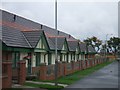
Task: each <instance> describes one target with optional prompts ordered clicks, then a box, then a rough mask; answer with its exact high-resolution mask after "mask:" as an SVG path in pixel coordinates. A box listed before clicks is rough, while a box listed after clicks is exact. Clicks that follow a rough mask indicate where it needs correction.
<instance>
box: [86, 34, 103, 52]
mask: <svg viewBox="0 0 120 90" xmlns="http://www.w3.org/2000/svg"><path fill="white" fill-rule="evenodd" d="M84 42H85V43H86V44H87V45H88V46H89V45H91V46H92V47H93V48H97V50H96V51H97V52H98V51H99V50H100V46H101V44H102V41H101V40H100V39H98V38H97V37H95V36H93V37H91V38H87V39H85V40H84Z"/></svg>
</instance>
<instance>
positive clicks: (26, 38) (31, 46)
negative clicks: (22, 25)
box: [22, 33, 32, 48]
mask: <svg viewBox="0 0 120 90" xmlns="http://www.w3.org/2000/svg"><path fill="white" fill-rule="evenodd" d="M22 35H23V37H24V39H25V41H26V42H27V44H28V45H29V46H30V47H31V48H32V45H31V44H30V42H29V41H28V40H27V38H26V36H25V35H24V33H22Z"/></svg>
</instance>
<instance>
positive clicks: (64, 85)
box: [26, 81, 68, 87]
mask: <svg viewBox="0 0 120 90" xmlns="http://www.w3.org/2000/svg"><path fill="white" fill-rule="evenodd" d="M26 82H29V83H34V84H49V85H55V83H50V82H35V81H26ZM58 86H63V87H67V86H68V85H66V84H59V83H58Z"/></svg>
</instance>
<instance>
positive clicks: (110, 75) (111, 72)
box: [66, 61, 118, 90]
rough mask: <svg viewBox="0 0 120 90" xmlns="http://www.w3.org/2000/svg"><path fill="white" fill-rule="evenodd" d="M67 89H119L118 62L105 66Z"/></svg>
mask: <svg viewBox="0 0 120 90" xmlns="http://www.w3.org/2000/svg"><path fill="white" fill-rule="evenodd" d="M67 88H68V89H69V88H81V89H80V90H82V89H83V90H90V88H91V90H93V89H95V88H118V62H117V61H116V62H113V63H112V64H110V65H108V66H105V67H104V68H102V69H100V70H98V71H96V72H94V73H93V74H91V75H89V76H87V77H85V78H83V79H81V80H79V81H77V82H76V83H74V84H72V85H70V86H68V87H66V89H67ZM95 90H96V89H95ZM107 90H108V89H107ZM111 90H114V89H111Z"/></svg>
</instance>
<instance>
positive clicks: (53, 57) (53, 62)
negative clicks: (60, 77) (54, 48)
mask: <svg viewBox="0 0 120 90" xmlns="http://www.w3.org/2000/svg"><path fill="white" fill-rule="evenodd" d="M51 55H52V58H51V61H52V62H51V64H55V53H52V54H51Z"/></svg>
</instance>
